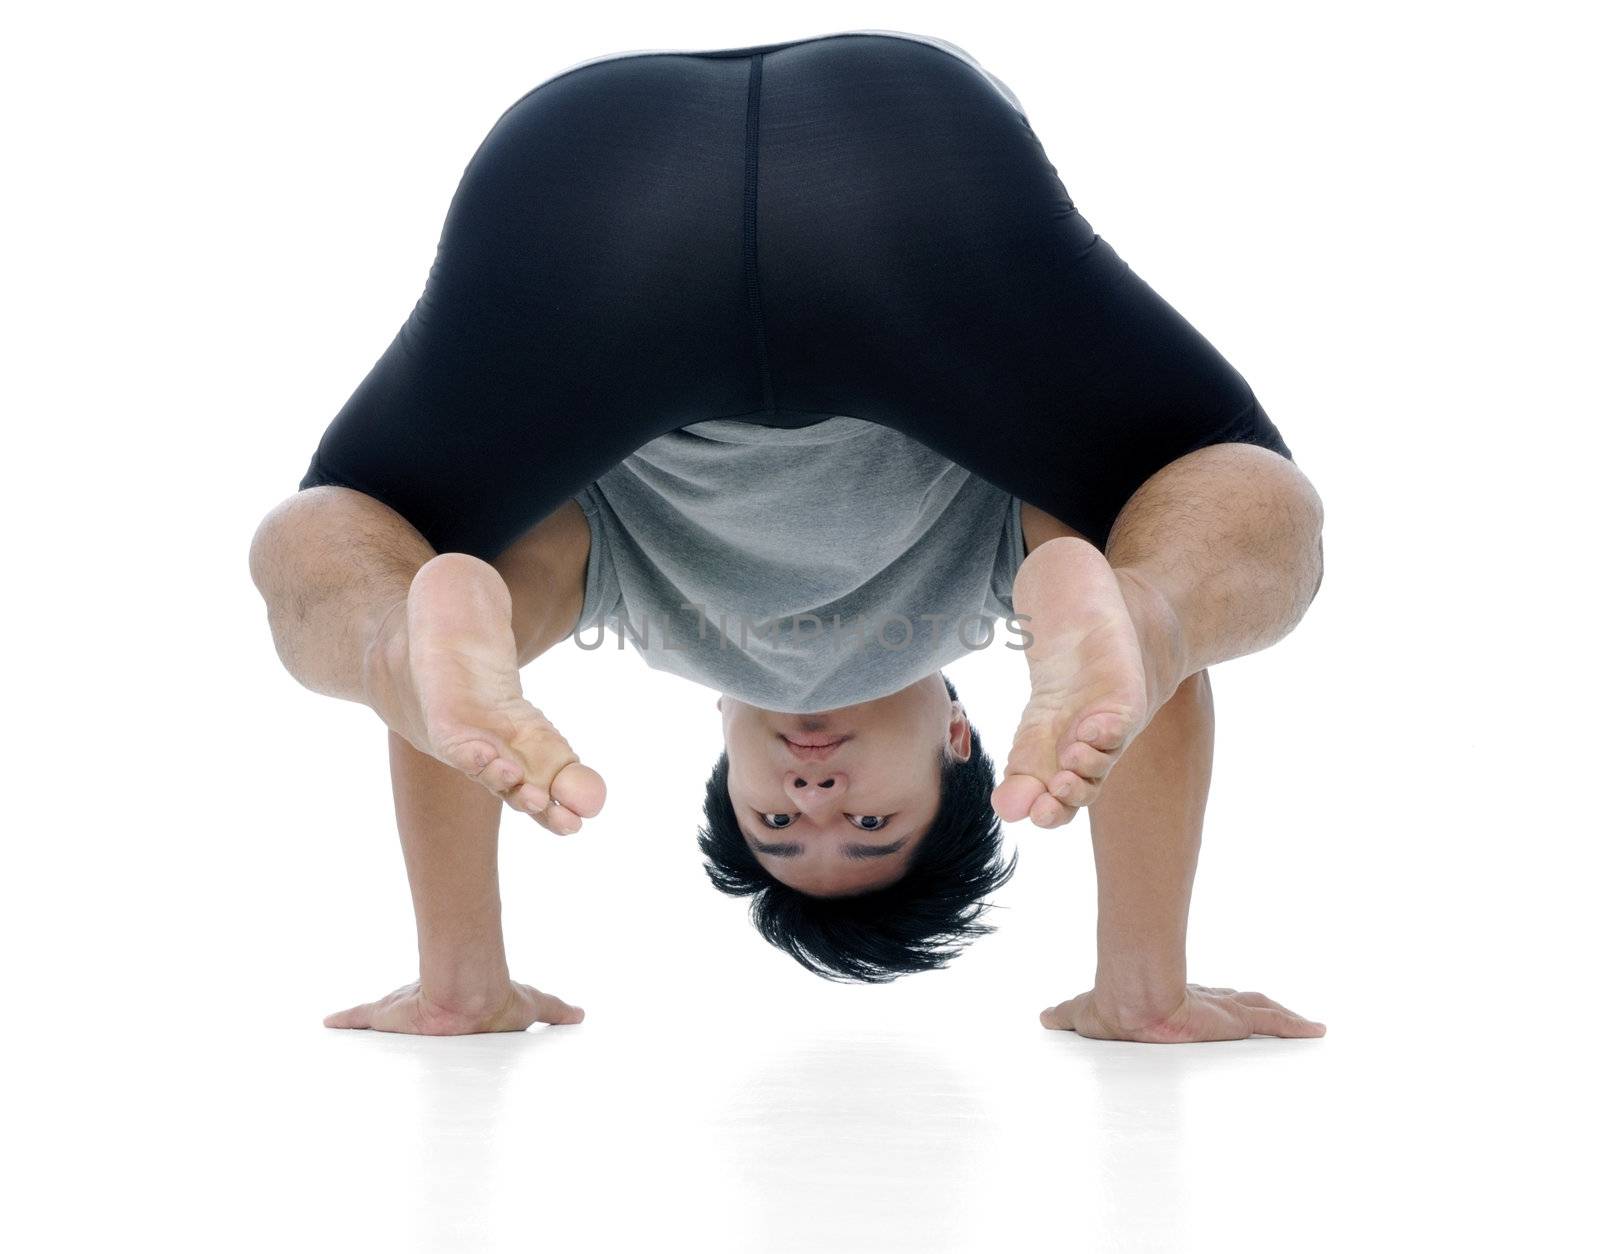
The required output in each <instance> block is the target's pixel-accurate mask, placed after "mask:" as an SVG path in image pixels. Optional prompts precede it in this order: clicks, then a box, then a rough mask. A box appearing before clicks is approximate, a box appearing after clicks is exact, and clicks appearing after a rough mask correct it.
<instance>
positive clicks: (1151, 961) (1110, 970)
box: [1094, 953, 1188, 1021]
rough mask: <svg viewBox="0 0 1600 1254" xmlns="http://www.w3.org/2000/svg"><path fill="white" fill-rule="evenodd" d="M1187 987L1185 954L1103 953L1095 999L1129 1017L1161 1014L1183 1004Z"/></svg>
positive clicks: (1097, 975) (1096, 971) (1096, 983)
mask: <svg viewBox="0 0 1600 1254" xmlns="http://www.w3.org/2000/svg"><path fill="white" fill-rule="evenodd" d="M1187 989H1188V971H1187V968H1186V964H1185V962H1184V959H1183V956H1182V955H1181V954H1180V955H1178V956H1177V957H1175V958H1165V959H1157V958H1151V957H1149V956H1146V955H1140V956H1137V957H1127V956H1122V955H1107V954H1104V953H1102V954H1101V956H1100V962H1099V965H1098V966H1097V967H1096V968H1095V975H1094V994H1095V1000H1096V1001H1097V1002H1100V1003H1102V1004H1104V1005H1105V1006H1107V1007H1110V1008H1113V1009H1114V1010H1115V1011H1116V1012H1117V1014H1118V1015H1119V1016H1122V1017H1123V1020H1124V1021H1125V1019H1126V1018H1127V1017H1132V1018H1143V1017H1148V1016H1152V1015H1154V1016H1159V1015H1161V1014H1164V1013H1166V1012H1170V1011H1172V1010H1173V1009H1175V1008H1176V1007H1177V1006H1179V1005H1180V1004H1182V1002H1183V999H1184V995H1185V993H1186V991H1187Z"/></svg>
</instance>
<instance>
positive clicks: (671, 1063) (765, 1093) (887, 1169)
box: [8, 990, 1593, 1252]
mask: <svg viewBox="0 0 1600 1254" xmlns="http://www.w3.org/2000/svg"><path fill="white" fill-rule="evenodd" d="M158 995H160V996H165V997H168V998H170V996H171V993H170V990H165V991H164V992H163V993H161V994H158ZM862 1008H863V1009H866V1008H867V1006H866V1003H862ZM244 1009H246V1012H247V1013H248V1008H244ZM888 1017H889V1016H881V1015H880V1016H874V1015H872V1014H870V1013H865V1014H860V1015H855V1016H845V1017H843V1018H842V1019H841V1021H839V1022H834V1023H828V1024H818V1023H810V1024H806V1023H792V1024H775V1023H746V1024H744V1025H743V1026H742V1027H740V1026H739V1025H738V1024H737V1022H730V1021H729V1019H728V1018H718V1017H716V1016H714V1015H713V1016H708V1017H701V1016H699V1015H696V1014H692V1013H691V1014H686V1015H684V1016H682V1017H681V1018H680V1019H678V1020H676V1021H672V1020H657V1021H653V1022H652V1021H632V1022H630V1021H629V1019H628V1016H626V1015H625V1014H622V1013H610V1014H600V1013H592V1016H591V1022H590V1023H588V1024H585V1025H582V1026H580V1027H578V1028H565V1029H550V1028H539V1029H535V1030H534V1031H533V1032H530V1033H528V1034H524V1035H516V1036H495V1037H465V1038H458V1039H454V1040H420V1039H414V1038H406V1037H396V1036H377V1035H371V1034H360V1035H356V1034H336V1033H331V1032H322V1031H321V1030H320V1029H317V1028H315V1027H307V1026H306V1025H305V1023H304V1022H301V1023H298V1024H295V1023H286V1022H278V1023H267V1024H260V1023H257V1024H255V1025H249V1024H241V1025H239V1026H234V1027H222V1026H220V1025H216V1024H198V1025H197V1024H190V1025H187V1026H181V1025H180V1026H174V1027H173V1028H172V1029H169V1030H157V1029H155V1028H154V1027H150V1026H147V1027H145V1028H144V1029H142V1030H139V1031H137V1032H134V1033H131V1034H130V1033H124V1032H119V1031H116V1030H115V1029H114V1028H112V1027H110V1026H106V1025H96V1024H92V1023H91V1024H88V1025H86V1026H85V1027H84V1028H83V1029H81V1030H79V1031H76V1032H73V1033H71V1034H69V1035H67V1036H66V1038H65V1039H64V1040H61V1041H60V1042H59V1043H58V1044H56V1045H54V1046H52V1048H51V1049H50V1051H49V1052H50V1054H52V1055H53V1057H52V1058H51V1059H49V1060H48V1061H44V1062H41V1063H36V1064H35V1066H34V1067H33V1068H32V1069H30V1071H29V1072H27V1073H24V1074H22V1075H19V1076H16V1077H15V1078H16V1079H17V1080H19V1081H20V1082H21V1083H20V1085H19V1088H20V1090H21V1092H20V1094H19V1096H20V1101H21V1105H22V1107H23V1110H24V1119H25V1123H24V1125H23V1127H24V1128H25V1129H26V1132H27V1141H26V1144H24V1145H22V1146H20V1147H19V1148H21V1149H22V1150H24V1151H25V1152H24V1154H23V1161H22V1162H21V1163H20V1164H19V1165H20V1166H21V1169H22V1174H23V1180H24V1181H25V1182H27V1183H26V1184H25V1187H23V1188H21V1189H19V1190H18V1193H17V1196H16V1201H15V1202H14V1203H13V1204H12V1205H13V1206H17V1205H20V1207H21V1208H22V1212H23V1213H24V1214H27V1213H28V1212H33V1213H34V1214H35V1215H36V1217H37V1218H38V1219H39V1220H40V1221H42V1222H43V1223H44V1224H45V1225H46V1226H42V1227H41V1228H39V1229H38V1230H37V1231H39V1232H41V1233H45V1232H51V1233H53V1234H54V1236H55V1241H53V1242H48V1243H43V1244H39V1245H33V1246H30V1247H29V1248H62V1249H65V1248H112V1247H121V1246H122V1245H123V1244H124V1243H125V1241H126V1240H127V1238H128V1235H129V1234H130V1233H134V1232H139V1233H159V1234H160V1239H161V1245H162V1248H167V1249H182V1250H200V1249H213V1248H219V1247H221V1248H233V1249H239V1248H243V1249H263V1250H267V1249H289V1248H295V1249H308V1248H309V1249H339V1248H353V1247H360V1248H370V1249H389V1250H417V1251H440V1250H454V1249H464V1250H502V1249H504V1250H526V1249H538V1248H556V1247H557V1246H565V1247H567V1248H576V1249H595V1250H600V1249H622V1248H642V1247H648V1248H656V1247H657V1245H658V1243H659V1242H660V1241H661V1240H663V1238H664V1237H665V1236H666V1235H667V1234H679V1235H681V1236H683V1237H684V1238H687V1239H688V1240H690V1241H691V1242H692V1245H691V1246H690V1247H689V1248H694V1249H698V1250H717V1251H721V1250H728V1251H780V1250H782V1251H813V1250H830V1251H863V1252H869V1251H895V1250H906V1251H912V1250H920V1251H989V1250H1012V1249H1015V1250H1022V1249H1034V1248H1039V1246H1040V1243H1041V1242H1043V1243H1045V1245H1046V1246H1047V1247H1048V1248H1083V1249H1094V1250H1211V1249H1217V1250H1222V1249H1229V1250H1237V1249H1241V1248H1260V1247H1262V1246H1266V1245H1276V1244H1277V1243H1279V1242H1282V1243H1284V1244H1285V1245H1287V1246H1289V1247H1290V1248H1295V1249H1316V1250H1323V1249H1327V1250H1333V1249H1348V1248H1352V1247H1354V1248H1368V1249H1372V1248H1376V1249H1440V1248H1474V1249H1475V1248H1488V1247H1490V1246H1491V1245H1497V1244H1499V1243H1501V1242H1505V1243H1512V1242H1516V1243H1518V1244H1517V1246H1516V1248H1541V1249H1563V1250H1564V1249H1579V1248H1591V1249H1592V1248H1593V1247H1592V1245H1586V1244H1585V1242H1586V1240H1587V1239H1588V1238H1587V1237H1585V1236H1584V1235H1583V1234H1584V1233H1585V1232H1588V1233H1589V1235H1590V1236H1592V1231H1590V1230H1589V1229H1588V1228H1587V1225H1586V1224H1584V1225H1583V1226H1581V1227H1580V1226H1577V1224H1578V1216H1577V1210H1576V1199H1577V1197H1578V1196H1579V1191H1580V1190H1583V1189H1586V1188H1587V1187H1588V1186H1589V1185H1591V1184H1592V1182H1593V1174H1592V1168H1593V1163H1592V1159H1591V1158H1589V1155H1590V1150H1591V1141H1590V1130H1591V1129H1590V1128H1589V1127H1586V1126H1574V1127H1570V1128H1569V1127H1568V1119H1567V1118H1566V1117H1564V1115H1563V1108H1564V1107H1565V1106H1566V1103H1567V1102H1568V1101H1570V1100H1571V1098H1572V1097H1573V1094H1572V1093H1571V1092H1570V1091H1569V1089H1568V1087H1567V1084H1566V1083H1565V1082H1563V1081H1560V1080H1558V1079H1557V1078H1556V1077H1555V1076H1554V1075H1553V1074H1552V1068H1553V1065H1554V1060H1553V1058H1552V1051H1551V1050H1550V1049H1549V1047H1548V1043H1547V1042H1543V1041H1541V1040H1539V1039H1538V1038H1537V1037H1530V1036H1528V1035H1525V1034H1522V1033H1516V1032H1507V1031H1505V1030H1504V1029H1503V1028H1502V1027H1499V1026H1496V1025H1492V1024H1478V1025H1471V1024H1457V1025H1453V1026H1452V1027H1451V1028H1450V1029H1449V1030H1448V1031H1447V1032H1445V1033H1441V1034H1439V1035H1433V1034H1419V1033H1418V1032H1417V1030H1416V1027H1415V1025H1413V1026H1412V1027H1410V1028H1408V1029H1407V1030H1406V1031H1405V1032H1404V1033H1402V1034H1400V1035H1398V1036H1397V1035H1396V1034H1395V1033H1394V1032H1393V1031H1389V1030H1385V1029H1384V1028H1383V1026H1382V1025H1381V1024H1380V1023H1377V1022H1375V1021H1365V1022H1364V1021H1363V1020H1362V1019H1361V1018H1359V1017H1358V1016H1355V1015H1353V1014H1346V1015H1342V1016H1338V1017H1337V1019H1338V1029H1337V1030H1336V1031H1335V1030H1330V1032H1329V1035H1328V1036H1327V1037H1325V1038H1324V1039H1323V1040H1321V1041H1316V1042H1281V1041H1273V1040H1267V1039H1264V1038H1254V1039H1252V1040H1250V1041H1247V1042H1238V1043H1230V1044H1223V1045H1197V1046H1187V1047H1175V1048H1164V1049H1157V1048H1151V1047H1141V1046H1137V1045H1129V1044H1109V1043H1098V1042H1089V1041H1083V1040H1080V1039H1078V1038H1076V1037H1074V1036H1069V1035H1062V1034H1053V1033H1049V1034H1047V1033H1044V1032H1042V1031H1041V1032H1037V1033H1031V1032H1029V1031H1028V1030H1027V1028H1026V1025H1025V1024H1023V1023H1021V1022H1018V1023H1013V1024H1007V1025H1004V1026H1003V1027H1001V1028H1000V1029H999V1030H991V1031H987V1032H978V1031H974V1030H972V1029H971V1025H968V1024H963V1023H962V1022H961V1021H960V1018H961V1016H960V1011H959V1008H952V1012H951V1013H950V1014H948V1015H946V1016H943V1017H942V1018H941V1019H938V1020H934V1021H930V1022H928V1023H926V1024H924V1025H920V1026H915V1025H913V1026H909V1027H908V1026H906V1025H901V1026H900V1027H899V1028H895V1027H891V1026H890V1025H889V1024H888V1023H887V1022H884V1020H885V1019H886V1018H888ZM874 1019H876V1020H877V1021H878V1022H877V1023H876V1025H875V1024H874ZM17 1100H18V1099H17V1098H16V1097H14V1098H13V1099H12V1102H11V1103H8V1104H11V1105H12V1114H11V1115H10V1116H8V1122H9V1121H11V1120H12V1119H14V1118H15V1111H16V1106H15V1104H14V1103H15V1102H16V1101H17ZM12 1128H13V1132H14V1133H15V1132H17V1131H18V1130H19V1128H18V1125H17V1124H15V1123H13V1124H12ZM1569 1132H1570V1134H1571V1139H1570V1140H1568V1139H1567V1136H1566V1134H1567V1133H1569ZM1586 1160H1587V1161H1586ZM13 1170H15V1169H13ZM13 1179H14V1180H15V1176H13ZM8 1209H10V1208H9V1207H8ZM17 1218H18V1216H17V1213H16V1211H14V1210H13V1212H12V1222H16V1220H17ZM84 1242H88V1243H89V1244H88V1245H85V1244H83V1243H84ZM13 1248H21V1247H13Z"/></svg>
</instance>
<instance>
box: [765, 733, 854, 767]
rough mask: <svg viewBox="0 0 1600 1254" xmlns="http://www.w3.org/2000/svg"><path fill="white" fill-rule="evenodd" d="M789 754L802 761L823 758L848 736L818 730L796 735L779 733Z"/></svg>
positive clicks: (829, 754)
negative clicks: (826, 734) (823, 732)
mask: <svg viewBox="0 0 1600 1254" xmlns="http://www.w3.org/2000/svg"><path fill="white" fill-rule="evenodd" d="M779 739H781V740H782V741H783V743H784V745H785V746H787V748H788V750H789V752H790V754H792V755H793V756H794V757H797V758H799V759H800V760H801V761H804V762H816V761H820V760H821V759H823V758H826V757H831V756H832V755H833V751H834V750H835V749H837V748H838V747H839V746H840V745H842V744H843V743H844V742H845V741H847V740H849V739H850V737H849V736H839V735H833V736H825V735H823V734H821V733H819V732H807V733H804V734H803V735H800V736H798V737H792V736H787V735H784V734H783V733H781V732H780V733H779Z"/></svg>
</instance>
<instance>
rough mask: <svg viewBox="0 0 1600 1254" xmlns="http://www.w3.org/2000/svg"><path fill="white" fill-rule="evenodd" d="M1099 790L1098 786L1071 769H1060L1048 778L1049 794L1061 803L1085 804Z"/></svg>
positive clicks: (1091, 799)
mask: <svg viewBox="0 0 1600 1254" xmlns="http://www.w3.org/2000/svg"><path fill="white" fill-rule="evenodd" d="M1099 792H1100V786H1099V785H1098V784H1096V783H1095V782H1093V781H1092V780H1087V779H1084V778H1083V777H1082V776H1081V775H1078V774H1076V773H1074V772H1072V771H1061V772H1059V773H1058V774H1056V775H1053V776H1051V779H1050V795H1051V796H1052V797H1054V798H1056V800H1058V801H1060V802H1061V803H1062V804H1063V805H1069V806H1086V805H1088V804H1089V803H1090V802H1092V801H1093V800H1094V799H1095V797H1096V795H1098V793H1099Z"/></svg>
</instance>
